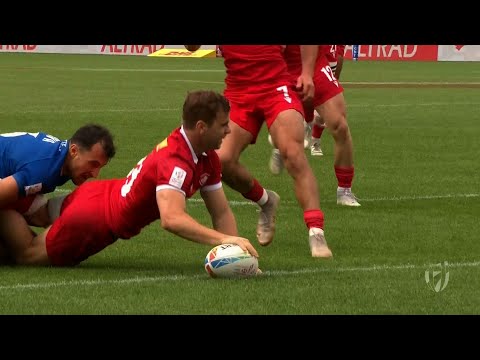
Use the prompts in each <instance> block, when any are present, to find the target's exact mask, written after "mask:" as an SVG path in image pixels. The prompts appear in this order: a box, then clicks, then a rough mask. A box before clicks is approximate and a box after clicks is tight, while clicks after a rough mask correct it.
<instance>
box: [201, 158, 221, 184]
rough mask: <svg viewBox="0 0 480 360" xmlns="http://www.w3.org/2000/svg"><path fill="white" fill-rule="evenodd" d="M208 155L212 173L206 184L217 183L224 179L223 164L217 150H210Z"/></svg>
mask: <svg viewBox="0 0 480 360" xmlns="http://www.w3.org/2000/svg"><path fill="white" fill-rule="evenodd" d="M208 157H209V159H210V165H211V167H212V168H211V171H212V172H211V175H210V177H209V178H208V180H207V182H206V183H205V185H204V186H210V185H216V184H218V183H220V182H221V181H222V165H221V163H220V158H219V157H218V155H217V152H216V151H209V152H208Z"/></svg>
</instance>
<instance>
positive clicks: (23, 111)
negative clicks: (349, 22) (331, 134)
mask: <svg viewBox="0 0 480 360" xmlns="http://www.w3.org/2000/svg"><path fill="white" fill-rule="evenodd" d="M478 105H480V102H458V103H455V102H445V103H441V102H436V103H419V104H415V103H410V104H347V108H387V107H410V108H411V107H414V106H426V107H428V106H449V107H450V106H478ZM161 111H180V108H142V109H128V108H127V109H118V108H115V109H12V110H0V114H36V113H39V114H40V113H48V114H73V113H147V112H161Z"/></svg>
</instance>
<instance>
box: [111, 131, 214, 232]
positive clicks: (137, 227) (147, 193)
mask: <svg viewBox="0 0 480 360" xmlns="http://www.w3.org/2000/svg"><path fill="white" fill-rule="evenodd" d="M221 186H222V183H221V165H220V159H219V158H218V155H217V153H216V152H215V151H214V150H210V151H207V152H206V153H203V154H202V156H200V157H197V155H196V154H195V153H194V152H193V148H192V146H191V144H190V141H189V140H188V138H187V136H186V135H185V132H184V130H183V128H178V129H176V130H175V131H173V132H172V133H171V134H170V135H169V136H168V137H167V138H166V139H165V140H163V141H162V142H161V143H160V144H158V145H157V146H156V147H155V148H154V149H153V151H152V152H151V153H150V154H149V155H147V156H146V157H144V158H143V159H141V160H140V161H139V162H138V164H137V166H136V167H135V168H134V169H133V170H132V171H130V173H129V174H128V176H127V178H126V179H122V180H115V182H114V183H113V185H112V187H111V188H110V195H109V199H107V201H106V204H105V206H106V219H107V222H108V224H110V228H111V229H112V232H113V233H114V234H115V235H117V236H118V237H119V238H122V239H128V238H131V237H132V236H135V235H137V234H138V233H140V231H141V229H142V228H144V227H145V226H147V225H148V224H150V223H151V222H153V221H154V220H156V219H159V218H160V214H159V211H158V205H157V198H156V193H157V191H161V190H163V189H174V190H177V191H180V192H181V193H183V194H184V195H185V197H186V198H190V197H191V196H192V195H193V194H195V192H196V191H197V190H198V189H202V190H203V191H210V190H216V189H219V188H221Z"/></svg>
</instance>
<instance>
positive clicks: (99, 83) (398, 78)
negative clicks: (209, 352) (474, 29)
mask: <svg viewBox="0 0 480 360" xmlns="http://www.w3.org/2000/svg"><path fill="white" fill-rule="evenodd" d="M224 76H225V73H224V67H223V63H222V61H221V59H162V58H148V57H134V56H132V57H130V56H125V57H122V56H89V55H56V54H0V77H1V79H2V81H1V82H0V99H1V100H0V132H2V133H3V132H12V131H31V132H37V131H46V132H49V133H51V134H52V135H55V136H57V137H59V138H62V139H66V138H69V137H70V136H71V135H72V134H73V132H74V131H75V130H76V129H77V128H78V127H80V126H81V125H83V124H84V123H86V122H90V121H93V122H98V123H101V124H104V125H106V126H108V127H109V128H110V129H111V130H112V132H113V133H114V135H115V139H116V143H117V147H118V151H117V155H116V157H115V158H114V159H113V160H112V161H111V163H110V164H109V165H108V166H107V167H105V168H104V169H103V170H102V174H101V177H102V178H111V177H123V176H126V174H127V173H128V172H129V171H130V170H131V168H132V167H133V166H134V165H135V164H136V163H137V161H138V160H139V159H140V158H142V157H143V156H144V155H145V154H147V153H148V152H149V151H150V150H151V149H152V148H153V146H155V145H156V144H157V143H158V142H159V141H161V140H162V139H163V138H165V137H166V136H167V135H168V134H169V133H170V131H171V130H172V129H173V128H174V127H176V126H177V125H179V124H180V120H181V107H182V104H183V100H184V96H185V94H186V92H187V91H188V90H191V89H201V88H203V89H205V88H209V89H214V90H217V91H221V90H223V79H224ZM342 82H343V83H344V87H345V97H346V100H347V104H348V121H349V124H350V129H351V132H352V135H353V139H354V145H355V179H354V185H353V190H354V192H355V193H356V195H357V196H358V197H359V199H360V202H361V204H362V207H360V208H344V207H339V206H337V205H336V203H335V201H336V178H335V174H334V171H333V140H332V138H331V136H330V135H329V134H328V133H327V132H326V133H325V134H324V135H323V140H322V141H323V146H322V148H323V150H324V153H325V155H324V156H323V157H320V158H312V157H311V156H310V154H309V153H308V154H307V156H308V158H309V161H310V163H311V165H312V167H313V169H314V171H315V173H316V175H317V178H318V183H319V188H320V196H321V198H320V199H321V205H322V209H323V211H324V212H325V233H326V238H327V241H328V243H329V245H330V247H331V249H332V251H333V252H334V258H333V259H332V260H322V259H313V258H311V256H310V250H309V246H308V236H307V229H306V227H305V224H304V223H303V217H302V212H301V210H300V207H299V206H298V205H297V203H296V200H295V197H294V193H293V187H292V181H291V179H290V177H289V176H288V175H287V174H282V175H280V176H273V175H271V174H270V173H269V171H268V167H267V164H268V159H269V155H270V151H271V149H270V146H269V145H268V143H267V141H266V135H267V133H266V130H265V128H264V129H263V133H262V134H261V137H260V139H259V141H258V143H257V145H255V146H252V147H250V148H249V149H247V151H246V152H245V153H244V155H243V162H244V163H245V164H246V165H248V166H249V168H250V169H251V171H252V173H253V174H254V175H255V176H256V177H257V178H258V179H259V180H260V182H261V183H262V184H263V185H264V186H265V187H267V188H272V189H275V190H276V191H277V192H278V193H279V194H280V196H281V197H282V202H281V206H280V209H279V213H278V217H277V229H278V230H277V234H276V238H275V241H274V242H273V243H272V245H271V246H270V247H267V248H262V247H260V246H259V245H258V244H257V242H256V240H255V226H256V221H257V212H256V208H255V207H254V206H252V205H251V204H249V203H247V202H246V201H245V199H243V197H241V196H240V195H239V194H237V193H235V192H233V191H231V190H230V189H229V188H227V187H226V192H227V195H228V197H229V199H230V200H231V202H232V208H233V211H234V213H235V215H236V217H237V221H238V225H239V230H240V233H241V234H242V235H243V236H245V237H248V238H250V239H252V243H253V244H254V246H256V248H257V250H258V251H259V253H260V259H259V262H260V267H261V268H262V270H263V271H264V273H265V275H264V276H262V277H258V278H253V279H247V280H214V279H210V278H209V277H208V275H207V274H206V272H205V270H204V269H203V260H204V257H205V255H206V254H207V252H208V251H209V250H210V249H209V248H208V247H205V246H202V245H198V244H194V243H191V242H188V241H185V240H183V239H181V238H177V237H175V236H173V235H172V234H170V233H168V232H166V231H164V230H162V229H161V227H160V224H159V222H158V221H157V222H155V223H153V224H151V225H150V226H148V227H147V228H145V229H144V231H143V232H142V233H141V234H140V235H139V236H137V237H136V238H133V239H131V240H128V241H123V240H119V241H117V242H116V243H115V244H114V245H112V246H110V247H108V248H107V249H106V250H104V251H103V252H101V253H99V254H97V255H95V256H93V257H91V258H90V259H88V260H87V261H85V262H84V263H82V264H81V265H80V266H78V267H75V268H22V267H5V266H4V267H0V273H1V276H0V313H1V314H480V236H479V228H480V226H479V220H480V202H479V200H480V199H479V197H480V186H479V174H480V161H479V158H480V156H479V155H480V140H479V139H480V111H479V106H480V63H425V62H410V63H409V62H405V63H402V62H358V63H353V62H346V63H345V66H344V70H343V74H342ZM431 83H435V84H431ZM71 189H72V185H71V184H66V185H65V186H63V187H62V188H61V189H59V191H63V192H65V191H68V190H71ZM188 207H189V212H190V213H191V214H192V215H193V216H194V217H195V218H197V219H199V221H201V222H202V223H204V224H209V217H208V213H207V211H206V209H204V207H203V205H202V204H201V202H200V201H199V200H198V197H196V198H195V199H194V200H193V201H190V202H189V204H188ZM445 262H447V264H448V265H446V266H445V265H443V273H444V275H445V273H448V275H449V281H448V283H447V284H446V286H445V288H444V289H443V290H441V291H438V292H436V291H433V290H432V288H431V287H430V286H431V285H432V283H433V285H435V284H436V283H437V281H440V283H439V285H445V277H442V278H441V277H440V275H436V277H435V278H433V280H432V277H433V270H436V271H440V270H442V269H441V267H439V266H433V265H434V264H445ZM426 272H427V274H430V275H432V276H430V280H431V281H430V283H429V284H427V282H426V280H425V277H426V276H425V274H426Z"/></svg>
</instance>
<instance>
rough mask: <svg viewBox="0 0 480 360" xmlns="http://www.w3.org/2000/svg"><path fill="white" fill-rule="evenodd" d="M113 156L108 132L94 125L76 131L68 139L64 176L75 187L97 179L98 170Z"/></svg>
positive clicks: (111, 138) (113, 149)
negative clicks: (69, 179)
mask: <svg viewBox="0 0 480 360" xmlns="http://www.w3.org/2000/svg"><path fill="white" fill-rule="evenodd" d="M114 156H115V145H114V144H113V136H112V134H111V133H110V131H109V130H108V129H107V128H105V127H103V126H101V125H96V124H87V125H84V126H82V127H81V128H80V129H78V130H77V131H76V132H75V134H73V136H72V137H71V139H70V144H69V149H68V156H67V159H66V160H65V166H64V175H67V176H70V178H71V179H72V182H73V183H74V184H75V185H80V184H83V183H84V182H85V181H86V180H88V179H89V178H92V177H97V176H98V174H99V172H100V169H101V168H102V167H104V166H105V165H107V163H108V161H109V160H110V159H111V158H113V157H114Z"/></svg>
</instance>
